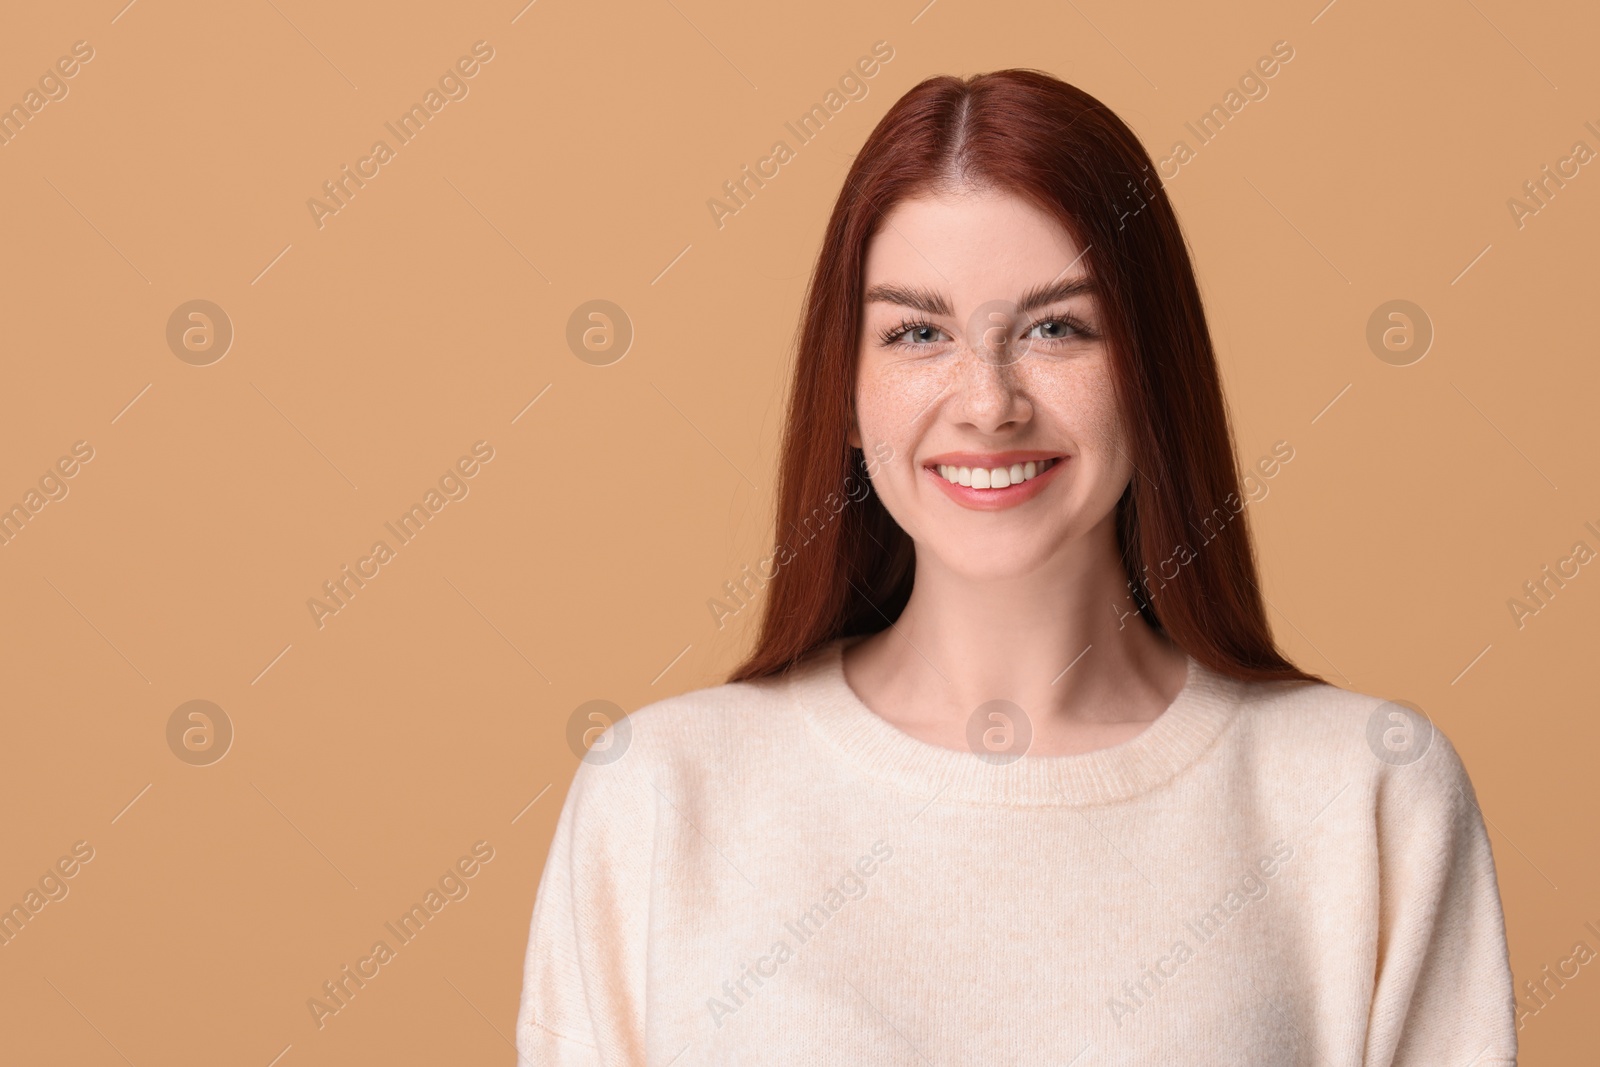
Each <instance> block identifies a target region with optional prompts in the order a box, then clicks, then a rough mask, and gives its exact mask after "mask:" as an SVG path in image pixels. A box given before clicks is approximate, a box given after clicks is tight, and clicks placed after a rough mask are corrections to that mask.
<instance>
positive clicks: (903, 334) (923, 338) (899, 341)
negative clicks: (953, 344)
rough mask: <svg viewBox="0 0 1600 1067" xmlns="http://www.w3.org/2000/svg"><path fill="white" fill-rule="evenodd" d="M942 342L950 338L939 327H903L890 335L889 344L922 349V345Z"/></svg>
mask: <svg viewBox="0 0 1600 1067" xmlns="http://www.w3.org/2000/svg"><path fill="white" fill-rule="evenodd" d="M941 340H943V341H948V340H950V336H949V334H947V333H945V332H944V331H943V330H941V329H939V327H937V326H903V327H901V328H899V329H897V330H895V331H893V332H892V333H891V334H890V335H889V338H888V343H889V344H890V345H904V346H906V347H920V346H922V345H931V344H935V343H937V342H939V341H941Z"/></svg>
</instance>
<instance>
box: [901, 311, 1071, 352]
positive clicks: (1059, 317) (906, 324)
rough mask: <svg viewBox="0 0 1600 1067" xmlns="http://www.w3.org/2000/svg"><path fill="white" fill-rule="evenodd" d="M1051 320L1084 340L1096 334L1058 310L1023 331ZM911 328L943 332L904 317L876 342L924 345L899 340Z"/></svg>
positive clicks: (914, 345) (1049, 338)
mask: <svg viewBox="0 0 1600 1067" xmlns="http://www.w3.org/2000/svg"><path fill="white" fill-rule="evenodd" d="M1051 322H1054V323H1059V324H1061V325H1063V326H1066V327H1068V328H1070V329H1071V330H1072V336H1074V337H1080V338H1083V339H1085V340H1093V339H1094V337H1095V336H1096V334H1095V332H1094V331H1093V330H1092V329H1090V328H1089V324H1088V323H1086V322H1084V321H1083V320H1082V319H1080V318H1079V317H1078V316H1076V315H1073V314H1071V313H1068V312H1060V313H1057V314H1051V315H1044V316H1041V317H1040V318H1038V319H1035V320H1034V321H1033V322H1032V323H1030V324H1029V325H1028V329H1027V330H1026V331H1025V333H1032V332H1033V331H1034V329H1035V328H1036V327H1039V326H1042V325H1044V324H1046V323H1051ZM913 330H938V332H940V333H943V332H944V331H943V330H941V329H940V328H939V327H937V326H935V325H934V324H933V323H931V322H925V321H923V320H921V319H906V320H903V321H902V322H900V323H898V324H897V325H894V326H891V327H889V328H888V329H886V330H884V331H883V332H882V333H880V334H879V335H878V344H880V345H882V346H883V347H885V348H922V347H924V346H923V345H919V344H910V343H907V342H905V341H903V340H901V338H902V337H904V336H905V335H906V334H908V333H911V332H912V331H913ZM1043 340H1046V341H1065V340H1070V338H1068V337H1047V338H1043Z"/></svg>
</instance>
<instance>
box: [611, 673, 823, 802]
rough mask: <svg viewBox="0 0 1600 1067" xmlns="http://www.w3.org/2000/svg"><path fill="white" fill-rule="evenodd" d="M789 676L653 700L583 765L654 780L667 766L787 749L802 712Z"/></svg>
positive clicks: (703, 765)
mask: <svg viewBox="0 0 1600 1067" xmlns="http://www.w3.org/2000/svg"><path fill="white" fill-rule="evenodd" d="M790 680H791V679H790V675H788V674H778V675H773V676H770V677H765V678H757V679H753V680H748V681H740V682H722V683H716V684H712V685H705V686H700V687H698V688H695V689H690V690H686V691H684V692H681V693H675V694H672V695H670V696H663V697H660V698H659V699H656V700H652V701H650V702H648V703H646V704H643V705H642V706H640V707H639V708H637V709H636V710H634V711H632V712H629V713H628V714H626V715H623V716H621V717H619V718H617V719H616V720H615V721H614V722H612V723H611V724H610V725H609V726H607V727H606V729H605V730H603V731H601V732H600V733H598V734H597V735H596V736H594V737H593V738H592V743H591V744H589V745H587V746H585V748H586V751H585V754H584V755H583V757H582V763H583V765H584V766H593V767H597V768H598V767H611V766H617V767H621V766H623V765H627V767H628V770H629V771H630V772H631V773H629V774H628V775H627V777H630V778H636V779H655V778H656V777H658V776H659V775H660V774H661V772H663V771H666V770H670V771H674V772H676V773H682V772H684V771H689V770H695V769H700V770H708V769H715V768H716V767H719V766H720V767H723V768H726V767H728V766H730V765H732V764H735V763H740V762H743V763H746V764H752V763H755V762H758V761H759V760H760V758H761V755H762V753H765V752H772V751H775V750H780V749H782V748H784V747H785V746H786V737H787V735H789V734H796V735H798V730H799V722H800V712H799V708H798V705H797V704H796V703H795V701H794V698H793V695H792V693H791V689H790ZM581 771H582V768H580V773H581ZM615 777H622V776H621V775H617V776H615Z"/></svg>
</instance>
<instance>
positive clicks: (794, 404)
mask: <svg viewBox="0 0 1600 1067" xmlns="http://www.w3.org/2000/svg"><path fill="white" fill-rule="evenodd" d="M963 184H971V185H978V186H984V187H990V188H995V189H1000V190H1004V191H1007V192H1010V193H1013V194H1015V195H1018V196H1020V197H1022V198H1024V199H1026V200H1028V201H1029V202H1031V203H1032V204H1034V205H1036V206H1038V207H1039V208H1040V209H1042V210H1043V211H1045V212H1046V213H1047V214H1049V215H1051V216H1053V217H1054V218H1056V219H1058V220H1059V221H1060V223H1061V224H1062V225H1063V226H1064V227H1065V228H1066V230H1067V232H1068V233H1070V234H1071V235H1072V237H1073V239H1074V240H1075V241H1076V243H1077V245H1078V247H1079V248H1082V249H1086V252H1085V253H1084V255H1083V257H1082V262H1083V264H1084V267H1085V269H1086V270H1087V271H1088V273H1089V275H1090V277H1091V278H1093V280H1094V282H1095V284H1096V286H1097V292H1098V294H1099V299H1100V301H1101V306H1102V308H1103V309H1104V311H1103V316H1104V319H1105V330H1106V337H1107V341H1108V347H1109V351H1110V355H1111V367H1112V376H1113V379H1114V381H1115V385H1116V394H1117V398H1118V402H1119V405H1120V410H1121V412H1122V414H1123V420H1124V427H1125V432H1126V435H1127V439H1128V447H1129V456H1130V458H1131V459H1132V460H1133V465H1134V468H1135V472H1134V475H1133V477H1132V479H1131V480H1130V482H1129V485H1128V488H1127V491H1126V492H1124V493H1123V495H1122V498H1121V500H1119V501H1118V503H1117V523H1116V527H1117V540H1118V545H1119V547H1120V549H1121V556H1122V563H1123V569H1124V571H1125V572H1126V576H1127V581H1128V590H1129V598H1130V607H1129V608H1128V610H1133V606H1136V607H1137V611H1138V613H1139V614H1140V615H1141V616H1142V617H1143V618H1144V619H1145V621H1146V622H1148V623H1149V624H1150V625H1151V626H1152V627H1153V628H1155V629H1156V631H1157V632H1160V633H1165V634H1166V635H1167V636H1168V637H1170V638H1171V639H1172V640H1173V641H1174V642H1175V643H1176V644H1177V645H1178V646H1179V647H1180V648H1182V649H1184V650H1185V651H1186V652H1188V653H1189V654H1190V655H1192V656H1193V657H1194V658H1195V659H1196V660H1198V661H1199V662H1201V663H1202V664H1204V665H1205V666H1207V667H1210V668H1212V669H1214V670H1217V671H1220V672H1222V673H1225V674H1228V675H1231V676H1233V677H1236V678H1240V679H1246V680H1259V681H1273V680H1302V681H1312V682H1320V681H1322V679H1321V678H1319V677H1318V676H1316V675H1313V674H1308V673H1306V672H1304V671H1302V670H1300V669H1299V668H1298V667H1296V666H1295V665H1294V664H1292V663H1290V662H1289V661H1288V660H1287V659H1285V658H1284V657H1283V655H1282V654H1281V653H1280V652H1279V651H1278V649H1277V647H1276V645H1275V644H1274V642H1273V638H1272V634H1271V631H1270V630H1269V628H1268V626H1267V619H1266V612H1265V610H1264V609H1263V607H1262V597H1261V591H1260V589H1259V587H1258V585H1257V582H1256V565H1255V557H1254V551H1253V549H1252V545H1251V539H1250V533H1249V524H1248V520H1247V517H1246V515H1245V514H1244V511H1245V507H1244V498H1243V497H1242V496H1241V494H1240V477H1239V470H1238V466H1237V462H1236V459H1235V456H1234V450H1233V438H1232V433H1231V431H1230V429H1229V426H1228V416H1227V410H1226V408H1225V406H1224V403H1223V398H1222V389H1221V385H1220V383H1219V380H1218V375H1217V363H1216V356H1215V353H1214V352H1213V350H1212V345H1211V335H1210V332H1209V330H1208V329H1207V326H1206V318H1205V311H1204V309H1203V307H1202V306H1201V301H1200V291H1199V288H1198V286H1197V285H1196V284H1195V277H1194V268H1193V266H1192V265H1191V264H1190V262H1189V254H1188V249H1187V247H1186V246H1185V244H1184V239H1183V233H1182V231H1181V230H1180V229H1179V226H1178V220H1177V216H1176V215H1175V214H1174V213H1173V210H1172V205H1171V203H1170V202H1169V201H1168V199H1167V196H1166V192H1165V190H1164V189H1163V188H1162V186H1161V183H1160V181H1159V179H1158V178H1156V176H1155V172H1154V170H1153V169H1152V167H1151V161H1150V157H1149V155H1148V154H1147V153H1146V152H1145V150H1144V147H1143V146H1142V145H1141V144H1140V143H1139V140H1138V138H1137V137H1135V136H1134V134H1133V131H1132V130H1130V129H1129V128H1128V127H1127V126H1126V125H1125V124H1124V123H1123V122H1122V120H1121V119H1119V118H1117V116H1116V115H1114V114H1112V112H1111V110H1110V109H1109V108H1107V107H1106V106H1105V105H1104V104H1102V103H1101V102H1100V101H1098V100H1096V99H1095V98H1094V97H1092V96H1090V95H1089V94H1087V93H1085V92H1083V91H1082V90H1081V89H1077V88H1075V87H1073V86H1071V85H1068V84H1067V83H1065V82H1063V81H1060V80H1059V79H1057V78H1054V77H1051V76H1050V75H1048V74H1045V73H1043V72H1041V71H1036V70H1024V69H1013V70H1001V71H995V72H992V73H988V74H978V75H974V76H973V77H970V78H966V79H962V78H957V77H954V76H950V75H941V76H938V77H933V78H928V79H927V80H925V81H923V82H921V83H920V84H918V85H917V86H915V87H914V88H912V89H911V90H910V91H909V92H907V93H906V94H905V95H904V96H902V97H901V98H900V99H899V100H898V101H896V102H895V104H894V106H893V107H891V108H890V109H889V112H888V114H886V115H885V116H884V117H883V119H882V121H880V122H879V123H878V125H877V127H876V128H875V129H874V130H873V131H872V134H871V136H869V137H868V138H867V142H866V144H865V145H864V146H863V147H862V149H861V152H860V154H859V155H857V156H856V158H855V162H854V163H853V164H852V165H851V167H850V172H849V174H848V175H847V176H846V177H845V181H844V188H843V189H842V190H841V191H840V193H839V198H838V200H837V201H836V202H835V204H834V207H833V214H832V216H831V217H830V218H829V219H828V229H827V233H826V236H825V237H824V239H823V242H822V249H821V252H820V253H819V255H818V257H817V264H816V269H815V271H814V272H813V273H812V276H811V281H810V285H809V287H808V289H807V292H806V301H805V311H804V319H803V322H802V325H801V333H800V338H799V349H798V355H797V359H796V361H795V370H794V380H793V384H792V387H791V390H790V396H789V410H788V416H787V423H786V425H785V428H784V433H783V444H782V458H781V461H780V469H779V473H778V513H777V540H778V544H779V546H780V550H779V552H778V553H777V554H776V556H775V558H774V566H775V567H776V572H775V573H773V574H771V575H770V577H769V580H768V584H767V586H766V587H765V588H764V592H765V598H764V599H765V605H764V608H763V615H762V619H761V631H760V637H759V639H758V642H757V644H756V648H755V650H754V651H753V652H752V653H751V654H750V655H749V657H748V658H747V659H746V660H745V661H744V663H743V664H741V665H740V666H739V667H738V668H737V669H735V670H734V672H733V673H732V674H731V675H730V676H729V678H728V681H730V682H737V681H745V680H749V679H754V678H760V677H765V676H769V675H774V674H778V673H781V672H782V671H784V670H786V669H788V668H789V667H791V666H792V665H794V664H795V663H796V662H798V661H799V660H800V659H802V658H804V657H805V656H806V655H807V654H809V653H810V652H811V651H812V650H814V649H816V648H817V647H818V646H820V645H822V644H824V643H826V642H827V641H829V640H831V639H833V638H835V637H840V636H850V635H855V634H867V633H873V632H876V631H878V630H882V629H885V628H886V627H887V626H888V625H889V624H890V623H891V622H892V621H894V620H895V619H896V618H897V617H898V616H899V614H900V612H901V610H902V609H903V608H904V607H905V605H906V601H907V600H908V599H909V597H910V595H911V583H912V577H913V570H914V568H913V563H914V559H915V555H914V547H913V544H912V541H911V538H910V537H909V536H908V535H907V534H906V533H905V531H903V530H902V529H900V527H899V526H898V525H897V524H896V523H895V521H894V520H893V519H892V518H891V517H890V515H889V513H888V511H887V510H885V508H884V506H883V504H882V502H881V501H880V500H879V499H878V497H877V495H876V494H875V493H873V492H871V490H870V484H871V483H870V481H869V480H868V474H867V465H868V463H869V462H870V461H869V460H868V459H867V458H866V457H865V456H863V454H862V451H861V450H860V449H857V448H853V447H851V446H850V445H849V443H848V436H847V434H848V429H849V425H850V411H851V406H852V400H851V398H852V397H853V396H854V393H855V386H856V361H857V353H858V344H859V334H860V328H861V325H860V324H861V311H862V279H863V263H864V261H865V259H866V251H867V247H868V243H869V242H870V241H871V239H872V237H873V235H874V234H875V233H876V232H877V230H878V227H879V225H880V223H881V220H882V219H883V218H884V216H885V215H886V214H887V213H888V211H889V210H890V208H892V207H893V206H894V205H895V204H896V203H897V202H899V201H900V200H902V199H906V198H909V197H914V196H917V195H922V194H926V193H930V192H936V191H939V190H941V189H948V188H953V187H956V186H959V185H963ZM1201 538H1208V539H1206V540H1204V541H1201V540H1200V539H1201ZM1180 546H1182V548H1184V549H1187V552H1180ZM1175 552H1179V553H1180V555H1179V556H1178V559H1183V560H1185V561H1184V562H1182V563H1181V565H1178V567H1177V573H1176V574H1175V575H1172V576H1170V577H1169V576H1168V575H1167V574H1166V573H1165V572H1164V570H1163V569H1162V568H1167V569H1170V567H1171V566H1173V565H1174V562H1175V558H1174V553H1175ZM764 577H765V576H764Z"/></svg>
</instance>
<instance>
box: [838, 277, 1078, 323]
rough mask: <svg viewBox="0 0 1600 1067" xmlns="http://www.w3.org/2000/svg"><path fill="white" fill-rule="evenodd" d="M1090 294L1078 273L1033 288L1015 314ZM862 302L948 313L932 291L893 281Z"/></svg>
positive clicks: (947, 306) (876, 287)
mask: <svg viewBox="0 0 1600 1067" xmlns="http://www.w3.org/2000/svg"><path fill="white" fill-rule="evenodd" d="M1094 291H1095V285H1094V281H1093V280H1092V279H1091V278H1090V277H1089V276H1088V275H1087V274H1080V275H1078V276H1077V277H1074V278H1066V279H1063V280H1061V281H1051V282H1046V283H1045V284H1043V285H1036V286H1034V287H1033V288H1032V289H1029V290H1028V291H1027V292H1025V293H1023V294H1022V299H1020V300H1018V301H1017V310H1016V313H1017V314H1018V315H1025V314H1027V313H1028V312H1030V311H1032V310H1034V309H1035V308H1039V307H1043V306H1044V305H1046V304H1051V303H1054V302H1055V301H1057V300H1066V299H1068V298H1069V297H1074V296H1083V295H1085V294H1088V293H1093V292H1094ZM864 302H865V303H868V304H874V303H879V304H898V305H900V306H902V307H908V308H915V309H916V310H918V311H921V312H925V313H926V314H929V315H946V316H948V315H950V314H952V312H951V311H950V303H949V301H947V300H946V299H945V298H944V295H943V294H942V293H936V292H934V291H933V290H932V289H918V288H915V287H913V286H907V285H896V284H895V283H893V282H884V283H882V284H879V285H874V286H872V287H871V288H869V289H868V290H867V292H866V296H865V298H864Z"/></svg>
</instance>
